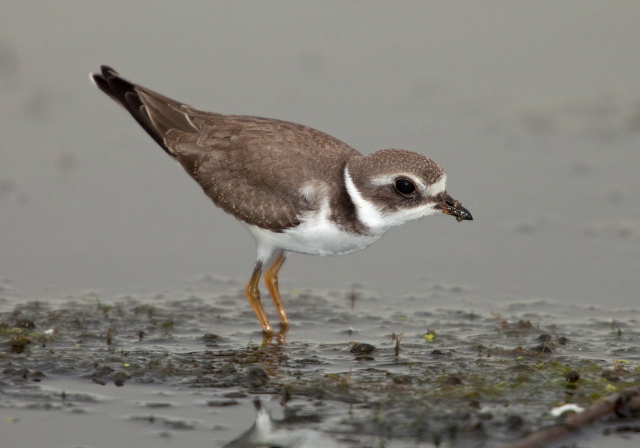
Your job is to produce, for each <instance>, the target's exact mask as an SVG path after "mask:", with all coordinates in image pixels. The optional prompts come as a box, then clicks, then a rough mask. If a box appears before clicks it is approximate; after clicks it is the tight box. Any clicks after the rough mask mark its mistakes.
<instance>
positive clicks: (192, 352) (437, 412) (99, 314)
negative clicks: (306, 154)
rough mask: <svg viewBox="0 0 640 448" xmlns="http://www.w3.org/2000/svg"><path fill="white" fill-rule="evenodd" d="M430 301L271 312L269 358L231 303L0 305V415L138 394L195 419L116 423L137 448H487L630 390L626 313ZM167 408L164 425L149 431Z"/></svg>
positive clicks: (340, 297)
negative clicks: (160, 446) (143, 438)
mask: <svg viewBox="0 0 640 448" xmlns="http://www.w3.org/2000/svg"><path fill="white" fill-rule="evenodd" d="M431 290H432V294H433V291H437V293H438V295H439V296H441V297H444V298H445V300H444V302H446V303H447V304H448V305H447V308H442V307H437V306H434V307H433V309H430V310H429V311H426V310H424V308H425V306H424V305H425V304H427V303H432V302H431V301H429V300H427V299H426V298H424V299H420V298H417V297H404V298H398V299H397V304H395V303H394V306H389V302H388V300H380V299H372V298H371V299H368V298H367V297H366V295H365V294H359V295H358V299H357V300H355V301H354V293H353V291H344V292H330V293H313V292H306V293H299V294H298V295H297V296H295V297H291V296H289V297H285V303H286V304H287V309H288V310H289V311H290V315H291V319H292V321H293V327H292V329H291V331H290V332H289V334H288V335H287V340H286V342H284V343H281V344H278V343H271V344H268V345H262V344H261V342H262V337H261V333H260V332H258V331H256V330H257V328H259V326H258V324H257V323H256V322H255V318H253V316H252V314H251V312H250V309H249V308H248V305H247V304H246V303H245V301H244V298H243V296H242V292H241V291H237V294H234V293H229V294H223V295H219V296H216V297H207V296H206V295H205V293H202V294H195V293H191V294H190V295H189V296H186V295H185V296H184V297H178V295H177V294H176V297H169V296H167V295H158V296H156V297H153V298H149V299H145V300H141V299H136V298H133V297H127V298H122V299H120V300H116V301H113V302H111V303H105V302H102V301H101V300H100V298H99V297H98V295H95V294H88V295H85V296H79V297H76V298H68V299H66V300H64V301H61V300H55V301H53V300H28V301H22V300H21V301H17V300H16V299H15V298H12V297H11V294H9V293H5V297H4V298H2V301H1V302H0V309H1V310H2V313H1V314H0V349H1V350H2V352H1V353H0V396H2V397H3V399H2V400H1V401H0V411H1V412H2V414H3V415H4V416H6V417H5V418H9V419H10V418H12V417H11V415H12V412H17V410H24V409H29V410H30V411H31V412H36V413H37V412H42V411H47V412H49V413H56V412H58V413H65V415H66V417H67V418H73V415H74V414H73V413H69V410H70V409H78V410H82V409H83V406H86V405H90V406H99V403H100V402H101V401H103V400H105V399H106V398H104V397H103V396H102V395H103V394H105V393H106V394H107V395H108V393H107V392H105V391H106V390H110V391H113V390H114V387H116V388H119V389H121V390H123V391H126V390H127V389H131V390H132V392H131V396H132V397H133V396H135V395H136V394H137V392H136V391H137V389H136V387H137V386H138V385H147V386H148V387H150V388H151V389H153V390H154V391H155V392H156V393H166V394H168V395H171V394H173V393H178V391H181V392H180V393H183V392H184V391H189V393H194V394H196V395H195V396H196V397H197V398H193V397H192V398H186V401H189V400H198V402H200V403H201V404H202V406H201V407H200V410H199V411H198V412H200V416H199V417H198V418H197V419H196V420H195V421H193V420H190V419H189V418H186V417H185V416H181V411H180V407H176V406H172V404H171V400H168V401H166V402H165V401H163V400H157V401H150V402H145V404H144V406H143V407H144V413H143V414H130V415H128V417H127V420H128V422H129V423H131V422H133V423H134V426H136V425H140V426H142V427H146V426H148V425H150V424H155V425H156V426H157V425H160V427H159V429H158V432H157V433H155V434H154V436H153V437H149V442H150V443H151V441H152V440H153V439H155V438H156V437H157V436H158V435H160V436H163V437H169V438H170V435H171V434H172V433H174V432H185V431H186V432H189V431H190V430H201V431H203V430H204V431H206V432H208V433H209V432H210V433H211V434H212V435H213V436H212V443H211V444H207V445H205V446H229V447H237V446H256V447H257V446H264V445H263V444H264V443H272V444H273V446H283V447H284V446H292V447H293V446H346V447H369V446H376V447H400V446H421V447H428V446H451V447H455V446H460V447H468V446H477V447H494V446H503V445H508V444H509V443H512V442H515V441H517V440H519V439H521V438H523V437H525V436H526V435H527V434H529V433H531V432H532V431H534V430H536V429H538V428H540V427H542V426H545V425H550V424H553V423H554V421H555V420H556V419H557V418H558V417H557V416H553V415H552V414H551V410H552V409H553V408H557V407H558V406H560V405H563V404H567V403H570V404H575V405H576V406H580V407H588V406H589V405H590V404H591V403H593V402H594V401H596V400H597V399H599V398H602V397H605V396H607V395H610V394H611V393H614V392H616V391H620V390H623V389H625V388H627V387H630V386H636V385H639V384H640V367H639V363H640V349H638V342H639V338H640V332H639V331H638V318H639V316H640V312H639V311H637V310H606V309H603V308H596V307H579V306H570V307H564V306H560V305H557V304H553V303H551V302H547V301H539V302H515V301H511V302H509V303H503V304H502V305H500V307H501V309H497V310H496V311H492V310H484V309H481V307H476V308H472V307H470V305H469V299H470V297H467V296H468V295H469V293H468V292H464V291H460V290H458V289H455V288H454V289H449V290H448V291H447V290H443V288H442V287H441V286H438V285H433V286H432V287H431ZM443 291H444V292H443ZM441 303H442V301H441ZM493 306H494V307H495V305H493ZM416 308H417V309H416ZM419 308H423V310H422V311H420V310H419ZM494 309H495V308H494ZM61 380H62V381H63V382H64V385H65V386H64V387H65V388H66V391H65V390H63V389H59V387H60V381H61ZM105 388H106V389H105ZM70 389H77V390H84V391H86V393H69V392H68V391H69V390H70ZM198 394H199V395H198ZM254 406H255V407H256V408H257V409H258V412H257V416H258V419H257V422H256V423H255V425H254V426H251V424H247V423H246V419H245V423H244V425H243V424H241V423H240V421H239V420H238V421H237V422H236V424H234V423H231V424H228V423H227V424H225V425H220V424H219V421H218V420H220V418H219V417H216V416H215V414H217V415H218V416H220V415H224V414H225V413H229V412H231V413H233V412H237V411H238V410H240V409H242V413H243V414H244V415H251V417H250V418H249V420H253V414H254V412H256V411H254ZM167 408H169V409H170V410H171V415H172V416H169V417H167V416H162V415H161V414H162V411H164V410H166V409H167ZM234 409H235V410H236V411H234ZM212 410H213V411H215V414H214V415H213V416H212V415H211V414H210V412H211V411H212ZM83 414H85V413H84V412H78V414H77V415H78V416H80V415H83ZM270 414H278V415H277V416H275V415H274V418H271V417H270ZM84 418H86V417H84ZM103 418H104V417H103ZM108 418H109V417H108ZM111 418H115V417H114V416H112V417H111ZM260 422H262V423H260ZM265 422H266V423H265ZM265 425H267V427H268V428H267V430H265ZM222 429H224V430H225V431H226V432H225V433H224V434H223V435H222V437H220V435H221V431H222ZM638 429H639V426H638V420H637V418H636V416H618V417H616V418H613V419H610V420H609V421H606V422H602V423H601V424H600V425H599V426H598V427H597V428H596V430H595V431H594V434H592V435H591V436H589V437H594V436H597V437H608V438H610V439H611V438H615V437H623V436H627V435H630V434H633V433H635V432H637V431H638ZM265 434H267V435H265ZM605 434H606V436H605ZM269 437H272V439H269ZM332 444H335V445H332ZM189 446H200V445H199V444H198V443H195V442H193V443H191V444H190V445H189ZM269 446H271V445H269ZM613 446H617V445H613Z"/></svg>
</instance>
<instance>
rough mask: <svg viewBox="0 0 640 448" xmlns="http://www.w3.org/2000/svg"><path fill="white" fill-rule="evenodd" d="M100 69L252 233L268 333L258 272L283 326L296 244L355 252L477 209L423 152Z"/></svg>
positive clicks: (108, 85) (255, 300)
mask: <svg viewBox="0 0 640 448" xmlns="http://www.w3.org/2000/svg"><path fill="white" fill-rule="evenodd" d="M101 69H102V70H101V73H99V74H98V73H92V74H91V79H92V80H93V82H94V83H95V84H96V85H97V86H98V87H99V88H100V89H101V90H102V91H103V92H104V93H106V94H107V95H109V96H110V97H111V98H112V99H113V100H115V101H116V102H117V103H118V104H120V105H121V106H123V107H124V108H125V109H126V110H128V111H129V113H130V114H131V115H132V116H133V118H135V120H136V121H137V122H138V124H140V126H142V128H143V129H144V130H145V131H147V133H148V134H149V135H150V136H151V138H153V139H154V140H155V141H156V143H158V144H159V145H160V146H161V147H162V149H164V151H165V152H166V153H167V154H169V155H170V156H171V157H172V158H173V159H175V160H176V161H178V162H179V163H180V164H181V165H182V167H183V168H184V169H185V170H186V171H187V173H189V175H190V176H191V177H193V179H194V180H195V181H196V182H197V183H198V184H199V185H200V187H202V189H203V190H204V192H205V194H206V195H207V196H208V197H209V198H211V200H212V201H213V202H214V204H215V205H217V206H218V207H220V208H222V209H223V210H224V211H226V212H227V213H230V214H231V215H233V216H235V217H236V218H237V219H238V220H240V221H242V222H243V223H244V224H245V225H246V226H247V227H248V228H249V230H250V231H251V233H252V234H253V236H254V238H255V240H256V243H257V260H256V264H255V267H254V269H253V273H252V274H251V277H250V279H249V282H248V283H247V285H246V287H245V290H244V292H245V295H246V296H247V299H248V300H249V304H250V305H251V307H252V308H253V311H254V312H255V314H256V316H257V318H258V321H259V322H260V325H261V326H262V329H263V330H264V333H265V334H266V335H270V334H273V327H272V326H271V324H270V323H269V319H268V318H267V314H266V313H265V311H264V308H263V307H262V303H261V301H260V292H259V289H258V283H259V281H260V276H261V274H262V270H263V268H267V270H266V272H265V276H264V277H265V283H266V286H267V289H268V290H269V293H270V294H271V298H272V299H273V303H274V306H275V309H276V311H277V313H278V319H279V321H280V333H281V334H283V333H285V332H286V331H287V326H288V323H289V321H288V319H287V314H286V312H285V309H284V306H283V305H282V300H281V298H280V292H279V290H278V273H279V271H280V268H281V267H282V264H283V263H284V261H285V258H286V256H287V254H289V253H290V252H301V253H304V254H312V255H343V254H348V253H352V252H356V251H359V250H362V249H364V248H366V247H367V246H369V245H371V244H372V243H373V242H375V241H376V240H377V239H378V238H380V237H381V236H382V235H383V234H384V233H385V232H386V231H387V230H389V229H390V228H392V227H395V226H399V225H400V224H403V223H405V222H407V221H410V220H414V219H418V218H421V217H423V216H428V215H433V214H436V213H445V214H448V215H451V216H453V217H455V218H456V219H457V220H458V221H462V220H471V219H473V218H472V217H471V214H470V213H469V211H468V210H466V209H465V208H464V207H462V206H461V205H460V203H459V202H458V201H456V200H454V199H452V198H451V196H449V194H448V193H447V191H446V190H445V183H446V179H447V176H446V174H445V172H444V170H443V169H442V168H441V167H440V166H439V165H438V164H437V163H435V162H434V161H432V160H431V159H429V158H427V157H425V156H423V155H421V154H417V153H415V152H410V151H405V150H402V149H383V150H380V151H376V152H373V153H372V154H369V155H366V156H365V155H363V154H361V153H359V152H358V151H356V150H355V149H353V148H352V147H350V146H349V145H347V144H345V143H343V142H341V141H340V140H338V139H336V138H334V137H331V136H330V135H327V134H325V133H323V132H320V131H317V130H315V129H312V128H310V127H307V126H303V125H301V124H296V123H290V122H286V121H280V120H274V119H269V118H260V117H250V116H243V115H223V114H219V113H213V112H204V111H202V110H199V109H196V108H194V107H192V106H189V105H187V104H184V103H181V102H179V101H175V100H172V99H170V98H167V97H165V96H163V95H160V94H159V93H156V92H154V91H152V90H150V89H147V88H146V87H142V86H140V85H137V84H134V83H132V82H129V81H127V80H126V79H124V78H122V77H121V76H120V75H119V74H118V72H116V71H115V70H113V69H112V68H110V67H107V66H102V67H101Z"/></svg>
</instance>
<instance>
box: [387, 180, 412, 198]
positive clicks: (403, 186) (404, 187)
mask: <svg viewBox="0 0 640 448" xmlns="http://www.w3.org/2000/svg"><path fill="white" fill-rule="evenodd" d="M393 185H394V186H395V187H396V190H398V193H400V194H403V195H410V194H411V193H413V192H414V191H416V186H415V184H414V183H413V182H411V181H410V180H409V179H398V180H397V181H396V182H395V183H394V184H393Z"/></svg>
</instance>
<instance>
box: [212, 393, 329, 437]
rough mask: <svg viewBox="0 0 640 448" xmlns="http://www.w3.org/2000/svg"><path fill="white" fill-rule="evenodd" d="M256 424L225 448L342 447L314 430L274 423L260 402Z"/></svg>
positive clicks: (257, 406)
mask: <svg viewBox="0 0 640 448" xmlns="http://www.w3.org/2000/svg"><path fill="white" fill-rule="evenodd" d="M254 405H255V407H256V411H257V414H256V422H255V423H254V424H253V426H251V428H249V430H248V431H246V432H245V433H244V434H242V435H241V436H240V437H238V438H237V439H234V440H232V441H231V442H229V443H228V444H226V445H225V446H224V448H251V447H253V448H258V447H262V448H264V447H270V448H320V447H323V448H334V447H335V448H337V447H339V446H340V445H338V443H337V442H336V441H335V440H333V439H332V438H330V437H329V436H327V435H325V434H323V433H322V432H320V431H314V430H312V429H288V428H285V427H283V425H282V422H276V421H274V420H273V419H272V418H271V416H270V415H269V413H268V412H267V410H266V409H265V408H264V407H263V406H262V403H261V402H260V400H256V401H254Z"/></svg>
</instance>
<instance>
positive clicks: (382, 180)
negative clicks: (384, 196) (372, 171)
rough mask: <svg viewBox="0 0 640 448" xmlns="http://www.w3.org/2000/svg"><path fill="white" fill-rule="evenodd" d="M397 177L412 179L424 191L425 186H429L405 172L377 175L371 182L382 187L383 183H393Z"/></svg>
mask: <svg viewBox="0 0 640 448" xmlns="http://www.w3.org/2000/svg"><path fill="white" fill-rule="evenodd" d="M396 179H411V181H412V182H414V183H415V184H416V187H418V190H420V191H424V190H425V188H427V186H426V185H425V184H423V183H422V182H420V181H419V180H418V179H416V178H415V177H414V176H410V175H408V174H405V173H394V174H387V175H385V176H380V177H376V178H373V179H371V183H372V184H373V185H375V186H376V187H380V186H382V185H391V184H393V182H394V181H395V180H396Z"/></svg>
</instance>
